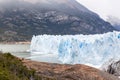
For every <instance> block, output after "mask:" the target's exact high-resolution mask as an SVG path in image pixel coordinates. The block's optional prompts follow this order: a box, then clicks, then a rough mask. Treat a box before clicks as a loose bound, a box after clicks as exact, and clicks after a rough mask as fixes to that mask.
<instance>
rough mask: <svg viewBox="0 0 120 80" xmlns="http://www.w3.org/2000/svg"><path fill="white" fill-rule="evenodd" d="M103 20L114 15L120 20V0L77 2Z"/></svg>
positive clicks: (84, 0)
mask: <svg viewBox="0 0 120 80" xmlns="http://www.w3.org/2000/svg"><path fill="white" fill-rule="evenodd" d="M77 1H78V2H80V3H81V4H83V5H84V6H86V7H87V8H88V9H90V10H92V11H94V12H96V13H98V14H99V15H100V16H101V17H102V18H104V19H106V18H107V16H109V15H112V16H116V17H119V18H120V10H119V8H120V0H77Z"/></svg>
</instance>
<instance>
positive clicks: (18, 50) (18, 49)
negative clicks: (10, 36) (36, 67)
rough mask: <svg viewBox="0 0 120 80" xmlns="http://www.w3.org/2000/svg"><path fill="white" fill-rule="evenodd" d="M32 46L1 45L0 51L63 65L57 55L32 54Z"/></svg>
mask: <svg viewBox="0 0 120 80" xmlns="http://www.w3.org/2000/svg"><path fill="white" fill-rule="evenodd" d="M29 50H30V44H0V51H2V52H4V53H5V52H10V53H11V54H12V55H14V56H16V57H19V58H25V59H30V60H33V61H39V62H50V63H61V62H60V61H59V60H58V59H57V55H55V54H44V53H42V54H41V53H30V51H29Z"/></svg>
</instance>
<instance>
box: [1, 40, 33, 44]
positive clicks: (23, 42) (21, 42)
mask: <svg viewBox="0 0 120 80" xmlns="http://www.w3.org/2000/svg"><path fill="white" fill-rule="evenodd" d="M30 43H31V42H30V41H20V42H0V44H30Z"/></svg>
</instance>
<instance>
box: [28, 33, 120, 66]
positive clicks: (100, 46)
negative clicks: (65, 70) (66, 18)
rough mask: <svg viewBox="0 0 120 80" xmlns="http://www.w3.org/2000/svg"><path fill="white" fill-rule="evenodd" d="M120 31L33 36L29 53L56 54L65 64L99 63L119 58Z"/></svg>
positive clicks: (95, 64)
mask: <svg viewBox="0 0 120 80" xmlns="http://www.w3.org/2000/svg"><path fill="white" fill-rule="evenodd" d="M119 50H120V32H115V31H114V32H109V33H105V34H96V35H63V36H60V35H58V36H57V35H56V36H55V35H39V36H33V38H32V41H31V48H30V51H31V53H33V54H34V53H45V54H49V53H51V54H57V56H58V59H59V60H60V61H61V62H63V63H67V64H79V63H80V64H89V65H93V66H97V65H101V64H103V63H104V62H106V61H107V60H109V59H111V58H120V51H119Z"/></svg>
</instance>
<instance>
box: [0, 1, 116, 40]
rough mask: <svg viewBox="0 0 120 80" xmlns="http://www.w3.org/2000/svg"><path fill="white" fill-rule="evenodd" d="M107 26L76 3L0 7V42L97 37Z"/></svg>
mask: <svg viewBox="0 0 120 80" xmlns="http://www.w3.org/2000/svg"><path fill="white" fill-rule="evenodd" d="M113 30H114V28H113V27H112V26H111V25H110V23H108V22H105V21H104V20H102V19H101V18H100V17H99V16H98V15H97V14H95V13H93V12H91V11H89V10H88V9H87V8H85V7H84V6H82V5H81V4H79V3H78V2H76V1H75V0H59V1H58V0H39V1H38V2H37V3H32V2H28V1H21V0H9V1H3V2H1V3H0V41H28V40H30V39H31V37H32V36H33V35H38V34H39V35H40V34H54V35H60V34H61V35H63V34H96V33H105V32H109V31H113Z"/></svg>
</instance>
